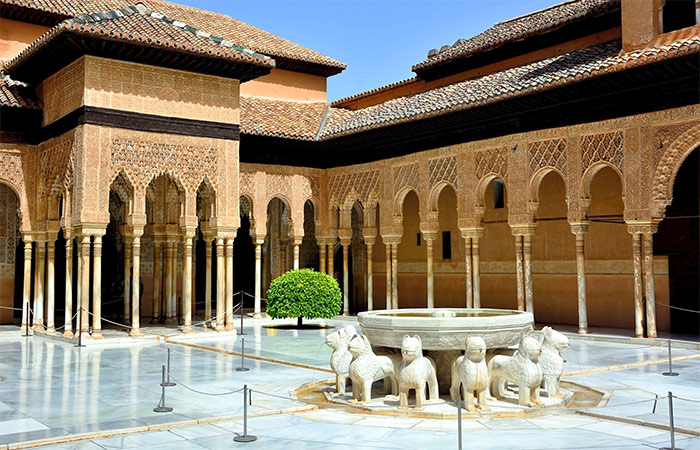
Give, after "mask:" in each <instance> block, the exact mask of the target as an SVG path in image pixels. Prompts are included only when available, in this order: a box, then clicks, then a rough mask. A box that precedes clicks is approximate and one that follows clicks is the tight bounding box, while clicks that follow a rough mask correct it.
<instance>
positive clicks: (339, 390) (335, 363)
mask: <svg viewBox="0 0 700 450" xmlns="http://www.w3.org/2000/svg"><path fill="white" fill-rule="evenodd" d="M356 334H357V330H356V329H355V327H354V326H352V325H347V326H346V327H345V328H341V329H340V330H338V331H336V332H335V333H331V334H329V335H328V336H326V345H327V346H329V347H330V348H332V349H333V354H332V355H331V369H333V372H335V395H345V383H346V382H347V379H348V378H349V377H350V363H351V362H352V355H351V354H350V352H349V351H348V344H349V343H350V340H351V339H352V338H353V337H354V336H355V335H356Z"/></svg>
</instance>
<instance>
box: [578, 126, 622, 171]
mask: <svg viewBox="0 0 700 450" xmlns="http://www.w3.org/2000/svg"><path fill="white" fill-rule="evenodd" d="M623 145H624V136H623V134H622V131H619V130H617V131H610V132H607V133H598V134H589V135H586V136H583V137H582V141H581V150H582V155H581V174H583V173H584V172H585V171H586V169H588V168H589V167H591V166H592V165H593V164H595V163H596V162H599V161H605V162H608V163H610V164H612V165H613V166H615V167H617V168H618V170H620V172H624V171H623V167H622V164H623V159H624V156H623V155H624V153H623Z"/></svg>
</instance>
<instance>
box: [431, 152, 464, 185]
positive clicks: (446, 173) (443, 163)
mask: <svg viewBox="0 0 700 450" xmlns="http://www.w3.org/2000/svg"><path fill="white" fill-rule="evenodd" d="M428 173H429V175H430V187H431V188H432V187H433V186H435V184H436V183H437V182H439V181H447V182H448V183H451V184H452V186H454V187H455V188H456V187H457V157H455V156H446V157H444V158H435V159H431V160H429V161H428Z"/></svg>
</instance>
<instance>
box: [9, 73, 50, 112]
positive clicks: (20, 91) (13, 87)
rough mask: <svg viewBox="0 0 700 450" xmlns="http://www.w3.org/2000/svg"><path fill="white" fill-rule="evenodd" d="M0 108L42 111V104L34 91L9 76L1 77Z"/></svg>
mask: <svg viewBox="0 0 700 450" xmlns="http://www.w3.org/2000/svg"><path fill="white" fill-rule="evenodd" d="M0 106H2V107H10V108H26V109H41V102H40V101H39V100H38V99H37V98H36V94H35V93H34V90H33V89H32V88H30V87H29V86H27V85H26V84H24V83H21V82H19V81H14V80H12V79H11V78H10V77H8V76H7V75H2V76H0Z"/></svg>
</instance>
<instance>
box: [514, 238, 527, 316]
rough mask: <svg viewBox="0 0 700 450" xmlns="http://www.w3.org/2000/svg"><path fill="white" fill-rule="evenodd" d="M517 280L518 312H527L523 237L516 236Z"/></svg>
mask: <svg viewBox="0 0 700 450" xmlns="http://www.w3.org/2000/svg"><path fill="white" fill-rule="evenodd" d="M515 278H516V280H517V288H518V310H520V311H525V286H524V282H523V281H524V280H523V237H522V236H521V235H516V236H515Z"/></svg>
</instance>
